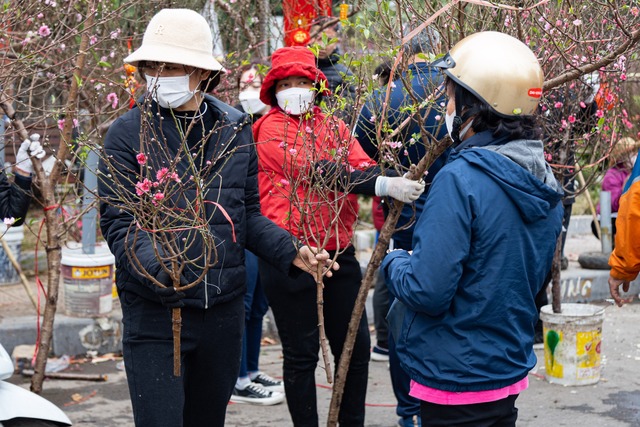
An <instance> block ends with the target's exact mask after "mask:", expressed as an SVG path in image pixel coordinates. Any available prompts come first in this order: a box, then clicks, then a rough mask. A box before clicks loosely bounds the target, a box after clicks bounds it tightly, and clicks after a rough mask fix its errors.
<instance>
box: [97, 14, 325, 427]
mask: <svg viewBox="0 0 640 427" xmlns="http://www.w3.org/2000/svg"><path fill="white" fill-rule="evenodd" d="M212 51H213V44H212V34H211V30H210V28H209V25H208V24H207V22H206V20H205V19H204V18H203V17H202V16H201V15H200V14H198V13H197V12H195V11H192V10H188V9H163V10H161V11H160V12H158V13H157V14H156V15H155V16H154V17H153V18H152V19H151V21H150V22H149V24H148V26H147V29H146V31H145V34H144V38H143V40H142V45H141V46H140V48H138V49H137V50H136V51H134V52H133V53H132V54H131V55H129V56H128V57H127V58H126V59H125V62H126V63H129V64H133V65H135V66H137V67H138V68H139V71H140V73H141V75H142V76H143V77H144V79H145V80H146V82H147V90H148V92H147V96H146V97H144V98H143V99H142V100H140V101H139V102H138V103H137V105H136V106H135V107H134V108H132V109H131V110H130V111H128V112H127V113H126V114H124V115H123V116H122V117H120V118H118V119H117V120H116V121H115V122H114V123H113V124H112V125H111V126H110V128H109V131H108V132H107V135H106V137H105V142H104V152H105V156H104V157H103V159H102V160H101V162H100V179H99V188H98V190H99V194H100V197H101V207H100V212H101V219H100V226H101V229H102V233H103V235H104V237H105V239H106V241H107V243H108V245H109V248H110V249H111V251H112V253H113V254H114V255H115V258H116V285H117V288H118V295H119V298H120V302H121V306H122V313H123V324H124V330H123V339H122V342H123V344H122V346H123V356H124V362H125V369H126V372H127V381H128V384H129V391H130V395H131V401H132V406H133V416H134V421H135V424H136V426H144V427H147V426H193V427H202V426H220V427H222V426H223V425H224V421H225V412H226V407H227V404H228V401H229V397H230V396H231V393H232V390H233V387H234V385H235V383H236V379H237V377H238V370H239V365H240V349H241V343H242V332H243V326H244V301H243V294H244V292H245V288H246V286H245V266H244V251H245V248H247V249H249V250H251V251H252V252H253V253H255V254H256V255H258V256H260V257H261V258H263V259H265V260H266V261H268V262H269V263H271V264H272V265H274V267H275V268H277V269H278V270H280V271H282V272H283V273H285V274H291V275H297V274H300V273H301V269H302V270H305V271H312V270H315V269H317V265H318V263H325V262H328V254H327V253H326V252H320V253H319V254H318V255H313V252H312V249H311V248H309V247H307V246H301V245H299V242H298V241H297V240H296V239H295V238H293V237H292V236H291V235H290V234H289V233H287V232H286V231H285V230H283V229H281V228H280V227H278V226H277V225H275V224H274V223H272V222H271V221H270V220H268V219H267V218H266V217H264V216H262V214H261V213H260V204H259V196H258V183H257V173H258V170H257V155H256V151H255V147H254V144H253V139H252V133H251V126H250V123H251V121H250V119H249V117H248V116H247V115H246V114H243V113H241V112H239V111H237V110H235V109H234V108H232V107H230V106H229V105H227V104H224V103H223V102H221V101H219V100H218V99H216V98H214V97H211V96H209V95H205V92H207V91H210V90H211V89H213V87H212V86H213V85H215V84H216V80H217V79H218V77H219V74H220V72H222V71H223V69H222V65H221V64H220V63H219V62H218V61H216V60H215V58H214V57H213V54H212ZM185 147H188V150H187V149H185ZM168 165H176V166H175V176H174V177H173V178H172V179H175V180H176V182H182V183H185V184H184V185H183V187H182V188H181V189H180V191H177V192H178V193H180V195H179V196H172V195H169V194H168V195H167V196H166V197H171V198H172V199H174V200H172V202H173V203H174V204H175V205H176V206H180V205H184V200H196V199H197V198H198V197H201V198H203V199H204V203H203V209H207V215H208V217H209V218H211V219H210V220H209V224H208V226H209V230H208V231H209V233H210V234H211V236H213V238H214V239H215V242H216V252H217V254H218V255H217V256H216V255H212V257H211V259H210V260H207V261H206V262H207V264H210V267H208V268H207V270H206V271H199V270H197V269H196V267H193V266H191V267H189V268H185V270H184V271H183V273H182V275H183V278H184V279H185V281H186V282H188V283H194V282H197V281H198V278H199V277H202V275H204V280H202V282H200V283H198V284H197V285H196V286H195V287H192V288H190V289H188V290H184V291H178V290H176V289H175V288H174V287H173V282H172V280H171V278H170V277H169V274H168V272H167V268H166V267H163V266H162V265H161V262H163V261H162V260H159V259H158V256H157V248H155V247H154V245H153V243H152V241H153V239H145V238H143V237H140V238H136V239H133V238H132V237H131V236H130V235H129V233H130V231H131V230H132V229H133V228H134V227H136V219H135V218H134V217H133V215H132V212H129V211H127V204H125V203H123V200H125V199H126V200H129V201H131V202H132V203H137V201H139V200H142V199H141V196H142V193H143V191H142V190H140V188H139V187H137V186H136V182H138V183H139V181H140V180H141V172H140V171H141V170H142V171H144V172H145V173H147V172H148V175H145V176H150V177H159V176H162V174H163V173H164V174H166V173H167V166H168ZM172 171H173V170H172ZM192 176H199V177H200V178H201V182H202V183H203V191H202V192H198V190H197V189H195V187H196V186H194V185H189V184H187V183H189V182H190V180H191V177H192ZM154 179H155V178H154ZM157 179H158V181H161V178H157ZM123 192H124V193H125V194H123ZM143 232H144V233H146V232H150V231H148V230H143ZM177 232H179V233H181V235H179V236H178V237H176V239H175V240H176V242H179V244H181V245H183V247H181V248H179V249H180V250H181V251H185V253H186V254H187V256H190V257H193V259H194V260H198V259H201V258H202V257H203V253H206V252H205V248H203V247H202V244H201V242H200V241H198V240H197V238H195V237H193V235H194V234H197V233H191V232H190V230H186V231H184V230H179V231H177ZM132 234H133V233H132ZM136 235H137V234H136ZM132 240H133V241H132ZM134 259H135V260H136V261H135V262H134V261H133V260H134ZM141 269H143V270H145V271H146V272H148V273H149V274H150V275H151V276H152V277H153V280H152V279H150V278H148V277H146V276H144V275H143V274H142V273H140V270H141ZM194 270H197V271H194ZM329 275H331V272H329ZM155 282H158V283H161V284H163V285H164V287H160V286H157V285H156V284H155ZM173 308H181V315H182V327H181V352H180V359H181V363H180V367H181V375H180V376H174V375H173V339H172V318H171V310H170V309H173ZM268 393H271V392H268Z"/></svg>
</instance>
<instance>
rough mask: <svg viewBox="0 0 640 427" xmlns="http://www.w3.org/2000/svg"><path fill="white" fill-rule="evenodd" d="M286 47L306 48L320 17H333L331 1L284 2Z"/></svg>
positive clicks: (285, 0)
mask: <svg viewBox="0 0 640 427" xmlns="http://www.w3.org/2000/svg"><path fill="white" fill-rule="evenodd" d="M282 9H283V12H284V44H285V46H306V45H307V44H308V43H309V39H310V34H309V30H310V29H311V24H312V23H313V21H314V20H315V19H316V18H317V17H318V16H331V1H330V0H283V3H282Z"/></svg>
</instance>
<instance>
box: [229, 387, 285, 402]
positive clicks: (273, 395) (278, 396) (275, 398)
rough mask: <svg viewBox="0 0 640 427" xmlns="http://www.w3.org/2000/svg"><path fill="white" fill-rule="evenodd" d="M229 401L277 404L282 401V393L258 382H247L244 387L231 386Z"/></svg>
mask: <svg viewBox="0 0 640 427" xmlns="http://www.w3.org/2000/svg"><path fill="white" fill-rule="evenodd" d="M231 401H232V402H234V403H250V404H252V405H264V406H270V405H277V404H278V403H282V402H283V401H284V393H279V392H277V391H269V390H266V389H264V388H263V387H261V386H259V385H258V384H253V383H251V384H249V385H248V386H246V387H245V388H244V389H242V390H241V389H239V388H237V387H234V388H233V393H232V394H231Z"/></svg>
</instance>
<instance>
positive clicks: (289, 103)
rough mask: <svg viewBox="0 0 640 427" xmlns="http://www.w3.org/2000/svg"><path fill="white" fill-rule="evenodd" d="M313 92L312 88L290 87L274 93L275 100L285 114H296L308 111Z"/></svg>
mask: <svg viewBox="0 0 640 427" xmlns="http://www.w3.org/2000/svg"><path fill="white" fill-rule="evenodd" d="M315 94H316V93H315V91H314V90H312V89H306V88H302V87H292V88H291V89H285V90H283V91H280V92H278V93H276V100H277V101H278V105H279V106H280V108H282V109H283V110H284V111H285V112H286V113H287V114H292V115H294V116H298V115H300V114H303V113H306V112H307V111H309V109H310V108H311V106H312V105H313V98H314V97H315Z"/></svg>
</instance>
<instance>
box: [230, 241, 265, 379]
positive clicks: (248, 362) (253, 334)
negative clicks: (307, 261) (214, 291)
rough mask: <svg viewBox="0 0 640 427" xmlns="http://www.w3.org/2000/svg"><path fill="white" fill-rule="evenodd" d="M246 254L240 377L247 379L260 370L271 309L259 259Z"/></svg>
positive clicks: (248, 253)
mask: <svg viewBox="0 0 640 427" xmlns="http://www.w3.org/2000/svg"><path fill="white" fill-rule="evenodd" d="M244 253H245V267H246V269H247V293H246V294H245V296H244V310H245V312H244V313H245V319H244V320H245V328H244V334H243V335H242V358H241V359H240V374H239V375H238V376H239V377H246V376H248V375H249V372H258V370H259V369H258V361H259V359H260V341H261V340H262V320H263V319H264V315H265V314H266V313H267V310H268V309H269V304H268V302H267V297H266V295H265V294H264V290H263V289H262V284H261V283H260V276H259V274H258V257H257V256H255V255H254V254H253V253H251V252H249V251H247V250H245V251H244Z"/></svg>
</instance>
